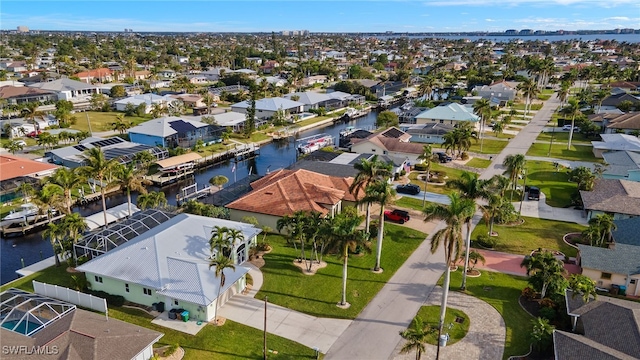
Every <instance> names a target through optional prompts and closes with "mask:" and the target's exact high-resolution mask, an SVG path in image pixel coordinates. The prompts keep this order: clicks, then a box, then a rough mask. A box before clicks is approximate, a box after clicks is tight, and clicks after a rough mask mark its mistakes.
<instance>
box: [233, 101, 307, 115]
mask: <svg viewBox="0 0 640 360" xmlns="http://www.w3.org/2000/svg"><path fill="white" fill-rule="evenodd" d="M304 105H305V104H303V103H301V102H298V101H293V100H290V99H285V98H282V97H273V98H264V99H260V100H256V117H257V118H258V119H268V118H271V117H272V116H273V115H274V114H275V113H276V112H277V111H280V110H281V111H284V112H285V113H286V114H298V113H301V112H303V109H304ZM250 107H251V105H250V104H249V101H248V100H245V101H241V102H239V103H235V104H233V105H231V111H235V112H239V113H243V114H246V113H247V109H249V108H250Z"/></svg>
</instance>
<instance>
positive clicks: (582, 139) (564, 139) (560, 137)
mask: <svg viewBox="0 0 640 360" xmlns="http://www.w3.org/2000/svg"><path fill="white" fill-rule="evenodd" d="M548 130H551V129H548ZM552 136H553V142H554V144H555V143H565V144H567V143H568V142H569V132H568V131H556V132H552V131H549V132H543V133H540V135H538V138H537V139H536V140H537V141H544V142H546V143H547V145H548V144H549V141H550V140H551V137H552ZM571 144H584V145H589V146H590V145H591V140H590V139H587V137H586V136H584V134H581V133H573V139H572V140H571ZM566 148H567V146H566V145H565V149H566ZM548 149H549V147H548V146H547V151H548Z"/></svg>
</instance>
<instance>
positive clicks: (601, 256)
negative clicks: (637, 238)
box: [578, 243, 640, 275]
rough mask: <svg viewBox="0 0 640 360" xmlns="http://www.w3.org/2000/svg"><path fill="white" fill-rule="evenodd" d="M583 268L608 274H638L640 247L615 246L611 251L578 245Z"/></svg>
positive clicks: (639, 270) (639, 268) (639, 269)
mask: <svg viewBox="0 0 640 360" xmlns="http://www.w3.org/2000/svg"><path fill="white" fill-rule="evenodd" d="M578 249H579V250H580V264H581V266H582V267H583V268H589V269H594V270H600V271H604V272H608V273H614V274H622V275H635V274H640V261H639V260H638V259H640V246H634V245H626V244H617V243H616V244H615V247H614V248H612V249H608V248H601V247H595V246H588V245H581V244H578Z"/></svg>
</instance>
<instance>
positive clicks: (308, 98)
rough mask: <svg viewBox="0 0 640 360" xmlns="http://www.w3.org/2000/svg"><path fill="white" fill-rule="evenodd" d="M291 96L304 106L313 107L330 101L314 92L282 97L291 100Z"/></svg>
mask: <svg viewBox="0 0 640 360" xmlns="http://www.w3.org/2000/svg"><path fill="white" fill-rule="evenodd" d="M293 96H297V97H298V98H299V99H298V100H296V101H297V102H301V103H303V104H305V105H315V104H319V103H321V102H324V101H327V100H330V99H331V97H329V96H328V95H327V94H322V93H318V92H315V91H305V92H296V93H291V94H286V95H284V97H285V98H286V99H289V100H291V97H293Z"/></svg>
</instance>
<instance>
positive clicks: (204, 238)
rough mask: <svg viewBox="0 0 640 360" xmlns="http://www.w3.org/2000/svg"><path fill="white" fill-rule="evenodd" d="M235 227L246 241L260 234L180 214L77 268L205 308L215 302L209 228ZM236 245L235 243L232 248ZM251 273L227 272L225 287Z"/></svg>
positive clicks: (240, 269)
mask: <svg viewBox="0 0 640 360" xmlns="http://www.w3.org/2000/svg"><path fill="white" fill-rule="evenodd" d="M215 226H224V227H229V228H234V229H238V230H240V231H241V232H242V234H243V235H244V238H245V239H246V240H247V241H248V240H249V239H252V238H253V237H255V236H256V235H257V234H259V233H260V231H261V230H260V229H258V228H256V227H254V226H253V225H250V224H245V223H240V222H235V221H230V220H223V219H216V218H210V217H204V216H198V215H191V214H179V215H177V216H175V217H173V218H171V219H170V220H168V221H165V222H164V223H162V224H160V225H158V226H156V227H154V228H152V229H151V230H149V231H147V232H145V233H143V234H141V235H139V236H137V237H135V238H133V239H131V240H130V241H128V242H127V243H125V244H123V245H121V246H118V247H117V248H115V249H114V250H111V251H109V252H108V253H106V254H104V255H101V256H99V257H97V258H94V259H93V260H91V261H89V262H87V263H85V264H83V265H81V266H80V267H78V270H81V271H85V272H90V273H93V274H97V275H102V276H106V277H110V278H114V279H119V280H121V281H124V282H129V283H134V284H139V285H142V286H146V287H149V288H152V289H156V290H157V291H158V293H159V294H164V295H167V296H170V297H172V298H175V299H179V300H184V301H189V302H192V303H195V304H199V305H203V306H207V305H209V304H210V303H211V302H213V300H215V299H216V298H217V294H218V292H217V291H218V287H219V284H220V281H219V280H218V279H216V277H215V274H214V272H213V271H212V270H210V269H209V257H210V256H211V255H212V254H211V251H210V247H209V238H210V237H211V230H212V229H213V228H214V227H215ZM236 245H237V244H236ZM248 271H249V270H248V269H246V268H244V267H241V266H236V269H235V271H234V270H231V269H226V270H225V271H224V274H225V276H226V278H227V282H226V283H225V286H224V287H223V288H222V289H221V291H220V293H224V291H225V290H226V289H228V288H229V287H230V286H232V285H233V283H235V282H236V281H237V280H238V279H239V278H240V277H242V275H244V274H245V273H247V272H248Z"/></svg>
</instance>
